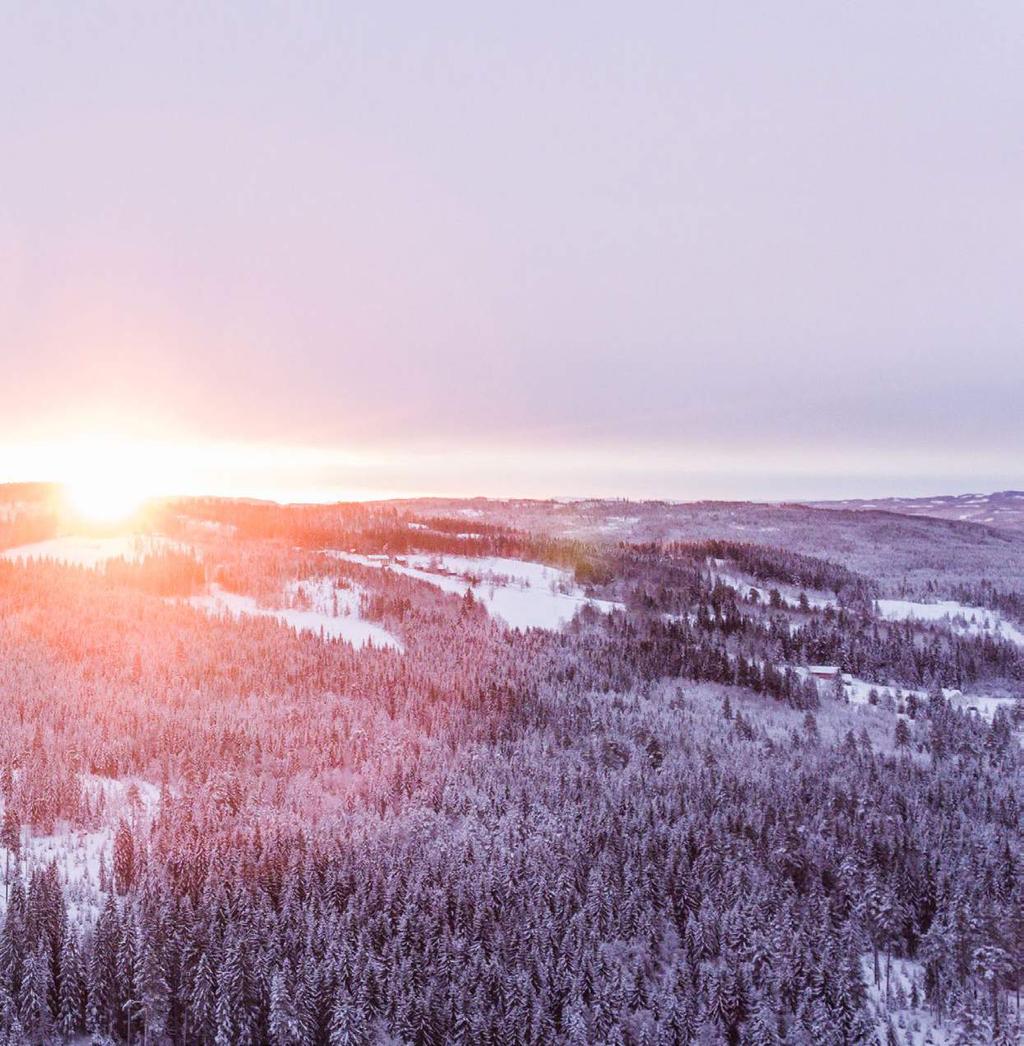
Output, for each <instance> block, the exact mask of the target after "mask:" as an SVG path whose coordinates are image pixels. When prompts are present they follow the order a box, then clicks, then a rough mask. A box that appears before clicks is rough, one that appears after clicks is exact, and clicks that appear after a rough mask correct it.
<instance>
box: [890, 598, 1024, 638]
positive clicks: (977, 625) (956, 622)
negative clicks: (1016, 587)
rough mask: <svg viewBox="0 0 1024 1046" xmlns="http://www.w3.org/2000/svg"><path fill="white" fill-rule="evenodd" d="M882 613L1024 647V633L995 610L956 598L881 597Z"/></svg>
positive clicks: (895, 617)
mask: <svg viewBox="0 0 1024 1046" xmlns="http://www.w3.org/2000/svg"><path fill="white" fill-rule="evenodd" d="M876 605H877V607H878V616H879V617H881V618H882V619H883V620H885V621H906V620H911V621H921V622H929V621H935V622H939V623H941V624H947V625H948V626H949V627H950V629H952V631H954V632H957V633H959V634H961V635H974V636H981V635H989V636H992V638H993V639H998V638H1002V639H1005V640H1007V641H1008V642H1011V643H1017V644H1019V645H1020V646H1024V632H1022V631H1021V630H1020V629H1019V628H1018V627H1017V626H1016V625H1014V624H1013V623H1012V622H1010V621H1007V620H1006V619H1005V618H1004V617H1003V616H1002V615H1001V614H999V613H998V612H997V611H995V610H989V609H988V608H987V607H971V606H966V605H964V604H963V603H958V602H956V601H955V600H952V599H945V600H940V601H939V602H936V603H914V602H911V601H910V600H907V599H879V600H877V601H876Z"/></svg>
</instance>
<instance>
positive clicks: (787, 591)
mask: <svg viewBox="0 0 1024 1046" xmlns="http://www.w3.org/2000/svg"><path fill="white" fill-rule="evenodd" d="M708 564H709V569H710V572H711V578H712V581H720V582H721V583H722V584H723V585H728V586H729V587H730V588H734V589H736V591H737V592H738V593H739V594H740V595H741V596H742V597H743V598H744V599H750V598H751V597H753V598H755V599H757V600H759V601H760V602H762V603H764V604H767V603H768V602H769V601H770V599H771V592H772V589H775V591H777V592H778V593H779V595H780V596H781V597H782V601H783V603H785V604H786V606H787V607H789V608H790V609H791V610H796V609H798V608H799V606H800V595H801V593H803V594H804V595H806V596H807V603H808V605H809V606H812V607H815V608H816V609H818V610H824V609H825V607H829V606H835V604H836V601H835V598H834V597H833V596H829V595H826V594H825V593H822V592H815V591H814V590H813V589H801V588H798V587H797V586H796V585H785V584H782V583H781V582H780V583H776V584H771V585H765V584H761V583H760V582H758V583H757V584H755V583H754V582H752V581H750V579H749V578H745V577H743V576H742V575H741V574H739V573H736V572H734V571H730V570H728V569H726V566H725V560H724V559H712V560H709V561H708Z"/></svg>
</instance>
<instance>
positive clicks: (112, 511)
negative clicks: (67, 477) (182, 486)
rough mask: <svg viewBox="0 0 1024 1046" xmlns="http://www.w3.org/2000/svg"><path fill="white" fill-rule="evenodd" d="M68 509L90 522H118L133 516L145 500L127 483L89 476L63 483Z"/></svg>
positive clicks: (136, 488) (114, 479)
mask: <svg viewBox="0 0 1024 1046" xmlns="http://www.w3.org/2000/svg"><path fill="white" fill-rule="evenodd" d="M65 495H66V497H67V502H68V507H69V508H70V509H71V511H72V512H74V513H75V515H77V516H79V517H80V518H81V519H84V520H86V521H88V522H90V523H120V522H122V521H123V520H126V519H129V518H130V517H132V516H134V515H135V514H136V513H137V512H138V511H139V509H140V508H141V507H142V503H143V502H144V501H145V500H146V495H145V493H144V492H143V491H142V490H140V489H139V488H138V487H136V486H135V485H134V484H132V483H130V482H125V481H124V480H122V479H121V478H119V477H113V476H89V477H83V478H82V479H76V480H72V481H71V482H69V483H67V484H65Z"/></svg>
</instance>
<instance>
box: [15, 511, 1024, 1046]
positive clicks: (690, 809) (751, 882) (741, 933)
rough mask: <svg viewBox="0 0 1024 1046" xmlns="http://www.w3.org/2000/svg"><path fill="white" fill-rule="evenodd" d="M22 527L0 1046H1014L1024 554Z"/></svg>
mask: <svg viewBox="0 0 1024 1046" xmlns="http://www.w3.org/2000/svg"><path fill="white" fill-rule="evenodd" d="M41 505H42V502H40V501H39V500H38V499H37V498H36V493H35V492H32V491H30V492H25V491H14V492H12V493H11V495H10V496H9V497H8V499H7V501H6V503H5V511H4V512H3V514H2V515H0V708H2V710H3V714H2V719H0V800H2V832H0V844H2V848H0V868H2V871H3V878H4V885H3V891H2V898H3V900H2V910H3V917H2V925H0V1036H2V1037H3V1038H2V1041H5V1042H11V1043H60V1042H90V1041H92V1042H105V1043H107V1042H117V1043H129V1042H130V1043H147V1044H151V1046H157V1044H161V1043H175V1044H177V1043H183V1044H186V1043H196V1044H217V1046H227V1044H235V1043H238V1044H244V1043H270V1044H275V1046H287V1044H295V1046H298V1044H310V1046H312V1044H371V1043H396V1044H397V1043H412V1044H417V1046H420V1044H422V1046H429V1044H440V1043H460V1044H471V1043H472V1044H476V1043H487V1044H495V1046H506V1044H508V1046H512V1044H519V1043H522V1044H528V1043H529V1044H532V1043H538V1044H541V1043H567V1044H584V1043H610V1044H631V1046H632V1044H637V1046H641V1044H643V1046H656V1044H670V1043H690V1042H694V1043H731V1044H737V1043H750V1044H755V1046H762V1044H775V1043H789V1044H810V1043H815V1044H836V1046H839V1044H847V1043H876V1042H877V1043H883V1044H888V1043H895V1044H913V1046H918V1044H921V1043H935V1044H939V1043H985V1042H999V1043H1016V1042H1020V1041H1024V1038H1022V1034H1024V1032H1022V1028H1024V1023H1022V1020H1021V1014H1022V1010H1021V1003H1020V993H1021V988H1022V987H1024V874H1022V872H1024V822H1022V817H1024V795H1022V785H1024V752H1022V749H1021V742H1022V731H1024V703H1022V695H1024V585H1022V583H1021V580H1020V574H1021V572H1022V571H1024V538H1021V537H1020V536H1019V535H1015V534H1009V533H1006V534H1003V533H1001V532H999V533H997V532H996V531H993V530H991V529H988V528H986V527H984V526H978V525H975V524H972V523H963V524H954V523H950V522H947V521H940V520H935V521H932V520H928V519H923V518H919V517H916V518H914V519H912V520H909V519H902V518H900V517H897V516H892V515H887V516H886V518H885V519H880V516H882V515H885V514H879V513H868V512H856V513H854V512H834V511H833V512H830V511H828V510H816V509H800V510H799V511H798V510H797V509H796V508H795V507H793V506H783V507H779V508H778V509H771V508H769V507H765V506H760V507H751V506H734V507H733V508H732V509H729V508H728V507H723V506H708V507H707V508H706V511H705V512H704V514H703V515H701V514H700V512H699V510H698V508H696V507H695V508H692V509H689V508H688V509H687V510H686V512H685V513H683V512H680V513H678V514H677V517H673V516H672V514H671V513H670V512H668V510H667V509H665V508H664V507H661V508H657V507H651V506H631V505H627V504H624V503H605V504H604V506H603V508H601V507H600V506H597V505H595V504H593V503H588V504H586V505H580V504H577V505H575V506H572V505H570V506H563V505H560V504H559V503H555V502H550V503H522V504H517V503H487V504H478V503H475V502H474V503H464V504H462V503H457V502H453V503H432V502H431V503H426V502H425V503H417V502H405V503H399V504H378V505H367V506H330V507H327V506H320V507H294V508H279V507H277V506H272V505H269V504H261V503H256V502H232V501H214V500H210V501H200V500H191V501H181V502H169V503H165V504H162V505H158V506H155V507H153V508H152V509H151V510H150V512H149V513H148V515H147V516H146V518H145V520H144V521H143V522H142V524H141V528H142V530H143V531H144V533H142V534H136V535H127V534H124V533H114V532H109V533H108V532H96V533H92V534H81V533H68V532H62V530H61V525H60V521H59V520H58V519H57V518H55V517H53V516H51V515H49V514H48V513H47V512H46V510H45V509H44V508H42V507H41ZM729 511H731V512H733V515H732V516H728V515H727V513H728V512H729ZM773 512H774V513H776V515H773ZM673 518H674V519H675V522H674V523H673V522H672V520H673ZM730 519H731V520H732V522H731V523H729V520H730ZM932 524H934V529H933V530H929V527H930V526H932ZM885 528H888V530H885ZM880 530H881V531H884V532H886V533H888V534H889V537H890V540H889V542H888V544H880V542H879V537H878V535H879V533H880Z"/></svg>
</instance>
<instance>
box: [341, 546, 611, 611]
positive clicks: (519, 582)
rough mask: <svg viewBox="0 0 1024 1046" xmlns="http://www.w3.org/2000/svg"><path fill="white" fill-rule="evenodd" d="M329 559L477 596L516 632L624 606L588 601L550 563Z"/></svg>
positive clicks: (437, 558) (568, 577) (352, 556)
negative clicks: (579, 613) (591, 610)
mask: <svg viewBox="0 0 1024 1046" xmlns="http://www.w3.org/2000/svg"><path fill="white" fill-rule="evenodd" d="M327 554H328V555H330V556H334V557H335V558H337V559H344V560H347V561H348V562H350V563H359V564H361V565H362V566H367V567H387V568H389V569H390V570H393V571H395V572H396V573H398V574H405V575H406V577H412V578H417V579H418V580H420V581H427V582H429V583H430V584H431V585H436V586H437V587H438V588H440V589H442V590H443V591H444V592H451V593H454V594H455V595H458V596H461V595H465V593H466V592H468V591H470V590H472V592H473V595H474V597H475V598H476V599H479V600H480V602H481V603H483V604H484V606H485V607H486V608H487V611H488V613H489V614H490V615H491V616H492V617H495V618H500V619H501V620H502V621H504V622H505V624H507V625H509V626H510V627H512V628H523V629H525V628H547V629H558V628H561V627H562V626H563V625H565V624H567V623H568V622H569V621H571V620H572V619H573V617H575V615H576V613H577V611H578V610H580V609H581V608H582V607H584V606H592V607H595V608H596V609H597V610H600V611H601V612H602V613H610V612H611V611H612V610H615V609H617V608H618V607H619V606H620V604H618V603H613V602H611V601H609V600H605V599H590V598H588V597H587V596H586V595H584V594H583V592H582V591H581V590H580V588H579V586H578V585H577V584H576V582H575V579H574V578H573V576H572V574H571V573H570V572H569V571H567V570H559V569H558V568H557V567H550V566H547V565H546V564H544V563H530V562H527V561H525V560H520V559H502V558H499V557H495V556H485V557H480V558H474V557H471V556H455V555H424V554H419V555H409V556H396V557H395V558H393V559H387V558H384V557H381V556H363V555H358V554H357V553H354V552H338V551H334V550H328V551H327Z"/></svg>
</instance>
